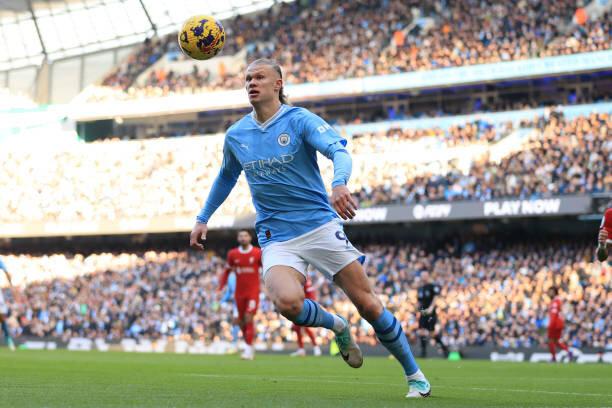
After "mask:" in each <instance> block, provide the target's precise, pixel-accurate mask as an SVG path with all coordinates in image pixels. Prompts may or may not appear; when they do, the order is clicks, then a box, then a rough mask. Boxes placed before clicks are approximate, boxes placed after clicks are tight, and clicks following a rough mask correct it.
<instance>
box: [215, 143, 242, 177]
mask: <svg viewBox="0 0 612 408" xmlns="http://www.w3.org/2000/svg"><path fill="white" fill-rule="evenodd" d="M241 171H242V165H241V164H240V162H239V161H238V159H237V158H236V156H235V155H234V152H232V149H231V148H230V145H229V142H228V140H227V137H226V138H225V142H224V143H223V161H222V162H221V169H220V170H219V176H222V177H223V178H225V179H226V180H228V181H233V182H234V183H236V181H237V180H238V177H240V172H241Z"/></svg>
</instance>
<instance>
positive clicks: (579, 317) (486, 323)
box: [4, 240, 612, 348]
mask: <svg viewBox="0 0 612 408" xmlns="http://www.w3.org/2000/svg"><path fill="white" fill-rule="evenodd" d="M363 249H364V252H365V253H366V255H367V263H366V270H367V273H368V276H369V277H370V279H371V281H372V283H373V284H374V285H375V287H376V291H377V293H378V294H379V295H380V296H381V298H382V299H383V301H384V302H385V303H386V304H387V307H388V308H389V309H391V310H392V311H393V312H394V313H395V314H396V316H397V317H398V318H399V319H401V321H402V324H403V325H404V328H405V331H406V333H407V334H408V335H409V336H410V338H411V340H416V333H417V328H418V303H417V298H416V296H417V295H416V289H417V287H418V286H420V285H421V284H422V283H423V282H422V281H421V274H422V273H423V272H425V271H427V272H429V273H430V276H431V278H432V279H433V281H435V282H436V283H438V284H439V285H441V287H442V292H441V294H440V296H439V297H437V298H436V305H437V314H438V319H439V327H438V330H439V332H440V333H441V335H442V337H443V339H444V341H445V342H446V343H447V344H449V345H450V346H451V347H456V348H460V347H463V346H467V345H473V346H479V345H491V346H495V347H499V348H509V347H512V348H514V347H535V346H538V345H541V344H544V341H545V334H546V333H545V329H546V326H547V324H548V322H547V319H548V312H547V311H548V306H549V303H550V299H549V297H548V295H547V292H546V291H547V289H548V288H549V287H550V286H552V285H555V286H558V287H560V288H561V298H562V299H563V303H564V308H563V314H564V315H565V316H566V319H567V322H566V327H567V330H566V334H565V336H566V337H567V340H568V341H569V343H570V344H571V345H572V346H574V347H596V348H604V347H606V345H609V344H611V342H612V324H611V323H612V322H611V321H610V319H611V316H612V315H611V313H610V312H611V311H612V310H611V308H612V291H610V289H611V285H612V276H611V275H610V271H609V270H606V268H605V266H603V265H602V264H599V263H593V262H591V260H592V257H593V254H592V252H593V248H592V247H591V246H586V245H579V244H574V243H567V242H562V241H556V242H555V241H553V242H546V243H539V244H538V243H535V242H529V241H527V242H523V243H520V244H509V243H501V242H498V243H490V242H488V243H484V242H479V241H466V242H464V243H462V244H459V243H458V241H455V240H450V241H448V243H447V244H444V245H441V246H439V248H438V249H434V250H430V249H428V248H427V247H425V246H424V245H422V244H415V243H401V244H395V245H390V244H376V245H373V244H370V245H366V246H365V247H364V248H363ZM222 255H223V254H219V253H215V252H213V251H208V252H206V253H205V254H201V253H198V254H195V253H189V252H153V251H151V252H146V253H144V254H136V253H124V254H112V253H100V254H92V255H89V256H82V255H74V256H66V255H63V254H56V255H47V256H29V255H19V256H7V257H4V260H5V263H6V264H7V265H8V267H9V269H10V270H11V271H12V272H13V280H14V283H15V284H17V285H19V288H18V289H15V291H14V293H13V295H14V299H15V300H16V302H15V303H13V305H12V313H11V314H12V319H13V320H12V323H13V327H14V330H16V331H17V333H18V334H19V335H27V336H37V337H47V336H51V337H58V338H62V339H64V340H68V339H69V338H71V337H86V338H92V339H94V338H102V339H106V340H113V339H115V340H116V339H121V338H136V339H138V338H147V339H159V338H162V337H164V338H168V339H200V340H205V341H207V342H211V341H213V340H227V341H231V340H232V335H231V319H232V315H233V307H232V305H231V303H230V302H227V303H224V302H222V301H221V299H222V297H223V295H222V294H219V293H217V292H216V288H217V287H218V284H219V275H220V272H221V271H222V269H223V267H224V263H225V260H224V257H223V256H222ZM312 276H313V281H314V282H315V286H318V294H319V301H320V302H321V304H322V305H324V306H325V307H327V308H329V309H331V310H334V311H336V312H339V313H342V314H343V315H345V316H348V317H349V319H350V321H351V322H352V323H353V330H354V334H355V335H356V336H357V338H358V339H359V341H360V342H364V343H370V344H375V342H376V340H375V337H374V335H373V331H372V329H371V327H370V326H369V324H368V323H367V322H366V321H365V320H362V319H361V318H360V317H359V315H358V314H357V313H356V310H355V309H354V307H353V306H352V305H351V304H350V302H349V301H348V300H347V298H346V297H345V296H344V294H343V293H342V292H341V290H340V289H338V288H337V287H335V286H333V285H332V284H331V283H330V282H327V281H325V280H324V279H323V278H322V277H321V276H320V275H318V274H317V273H314V274H313V275H312ZM256 322H257V332H258V334H257V339H258V341H259V342H260V343H267V344H272V343H275V342H276V343H278V342H280V341H292V340H293V333H292V332H291V330H290V322H289V321H287V320H286V319H284V318H282V317H281V316H280V315H279V314H277V313H276V312H275V310H274V307H273V305H271V304H270V302H269V301H268V300H267V298H266V297H265V294H264V293H262V295H261V303H260V310H259V312H258V314H257V316H256ZM320 334H321V335H322V336H325V335H327V334H324V333H323V332H321V333H320ZM323 341H324V342H326V341H327V340H326V338H323Z"/></svg>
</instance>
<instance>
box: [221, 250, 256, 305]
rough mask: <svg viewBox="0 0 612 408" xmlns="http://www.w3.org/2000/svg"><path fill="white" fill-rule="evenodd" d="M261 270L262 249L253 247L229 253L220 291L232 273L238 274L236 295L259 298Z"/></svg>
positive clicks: (237, 296)
mask: <svg viewBox="0 0 612 408" xmlns="http://www.w3.org/2000/svg"><path fill="white" fill-rule="evenodd" d="M260 268H261V249H260V248H257V247H254V246H252V247H251V248H250V249H249V250H247V251H243V250H242V248H240V247H237V248H234V249H231V250H230V251H229V252H228V253H227V265H226V267H225V270H224V271H223V275H222V276H221V281H220V282H219V289H223V287H224V286H225V284H226V283H227V278H228V276H229V274H230V272H232V271H233V272H235V273H236V293H235V294H234V296H235V297H236V298H239V297H251V298H258V297H259V270H260Z"/></svg>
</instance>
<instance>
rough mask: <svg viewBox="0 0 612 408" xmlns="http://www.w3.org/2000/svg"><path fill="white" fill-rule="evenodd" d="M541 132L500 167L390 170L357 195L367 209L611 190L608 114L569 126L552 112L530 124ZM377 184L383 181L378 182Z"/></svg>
mask: <svg viewBox="0 0 612 408" xmlns="http://www.w3.org/2000/svg"><path fill="white" fill-rule="evenodd" d="M523 125H524V126H527V127H529V126H533V127H534V128H536V129H538V130H539V132H537V133H536V134H535V136H534V137H533V138H532V139H531V140H530V142H529V143H528V144H527V145H526V146H524V147H523V148H522V149H520V150H519V151H517V152H515V153H512V154H510V155H509V156H507V157H505V158H503V159H502V160H501V161H500V162H499V163H496V162H492V161H489V160H488V158H487V157H486V156H485V157H483V158H481V159H480V160H475V161H474V162H473V163H472V166H471V168H470V169H469V171H468V172H462V171H461V170H459V169H450V171H448V172H445V173H442V172H438V173H437V174H434V173H432V172H427V171H425V172H418V173H416V174H413V176H412V177H409V178H408V179H402V178H401V177H399V178H398V177H397V173H394V172H393V171H392V170H391V168H389V169H387V171H383V172H382V173H379V174H378V175H379V176H380V174H385V175H386V176H384V178H383V179H371V181H372V182H371V183H367V184H365V185H362V187H361V189H360V190H359V191H358V192H357V193H356V194H357V197H358V199H359V201H360V202H361V205H362V206H371V205H376V204H385V203H416V202H429V201H441V200H447V201H452V200H483V199H485V200H489V199H493V198H501V197H521V198H541V197H545V196H551V195H561V194H580V193H588V192H595V193H597V192H603V191H610V190H612V174H611V171H610V170H611V169H610V163H611V160H612V156H611V155H612V138H611V137H610V134H611V130H610V129H611V126H612V120H611V118H610V115H609V114H607V113H602V114H595V113H594V114H591V115H590V116H588V117H578V118H575V119H573V120H565V119H564V118H563V116H562V115H559V114H557V113H555V112H553V113H552V114H551V115H549V116H548V117H546V118H545V117H541V118H538V119H537V120H535V121H534V122H533V123H530V124H527V123H525V124H523ZM375 180H378V181H377V182H376V181H375Z"/></svg>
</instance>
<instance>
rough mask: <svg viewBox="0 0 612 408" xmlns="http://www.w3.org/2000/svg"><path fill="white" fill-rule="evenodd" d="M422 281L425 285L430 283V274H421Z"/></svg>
mask: <svg viewBox="0 0 612 408" xmlns="http://www.w3.org/2000/svg"><path fill="white" fill-rule="evenodd" d="M421 279H422V280H423V283H429V272H423V273H422V274H421Z"/></svg>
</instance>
